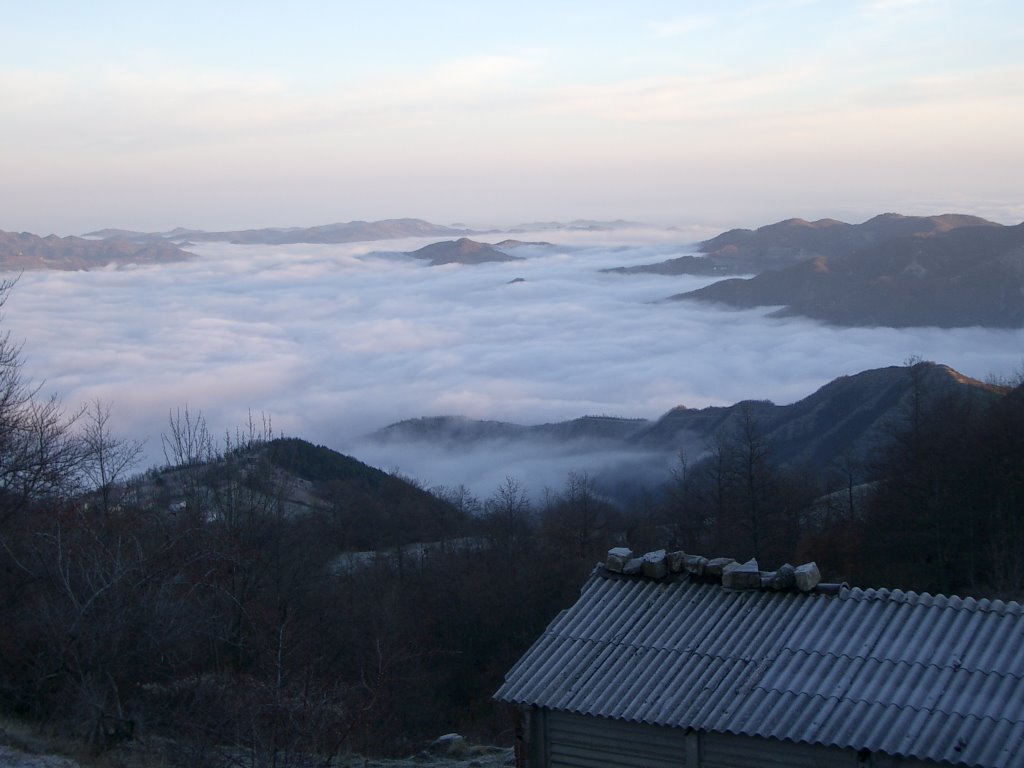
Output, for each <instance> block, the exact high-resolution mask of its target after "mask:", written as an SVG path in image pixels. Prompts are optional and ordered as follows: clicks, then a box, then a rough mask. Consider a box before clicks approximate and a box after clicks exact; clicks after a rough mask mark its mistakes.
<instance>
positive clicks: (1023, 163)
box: [0, 0, 1024, 235]
mask: <svg viewBox="0 0 1024 768" xmlns="http://www.w3.org/2000/svg"><path fill="white" fill-rule="evenodd" d="M3 5H4V9H3V10H4V29H5V32H6V34H5V44H4V47H3V49H2V50H0V103H2V104H3V105H4V119H3V121H2V122H0V167H3V169H4V187H5V190H6V192H5V193H4V196H3V205H2V206H0V229H7V230H15V231H31V232H36V233H38V234H48V233H51V232H54V233H57V234H62V235H66V234H75V233H82V232H85V231H89V230H93V229H98V228H102V227H124V228H134V229H144V230H165V229H170V228H172V227H174V226H179V225H181V226H187V227H196V228H206V229H233V228H242V227H262V226H300V225H302V226H306V225H315V224H324V223H329V222H334V221H346V220H352V219H380V218H389V217H396V216H417V217H422V218H426V219H430V220H433V221H436V222H438V223H452V222H454V221H463V222H467V223H469V224H471V225H503V224H504V225H507V224H512V223H516V222H519V221H534V220H546V219H571V218H577V217H585V218H617V217H625V218H631V219H637V220H641V221H648V222H655V223H657V222H664V223H672V224H691V223H701V224H707V225H711V226H718V227H720V228H726V227H731V226H758V225H761V224H765V223H768V222H770V221H774V220H777V219H780V218H787V217H790V216H801V217H804V218H808V219H813V218H818V217H821V216H831V217H835V218H840V219H844V220H848V221H861V220H863V219H866V218H867V217H869V216H871V215H873V214H876V213H879V212H882V211H889V210H891V211H898V212H901V213H908V214H912V213H925V214H930V213H942V212H947V211H958V212H964V213H975V214H979V215H982V216H986V217H989V218H992V219H994V220H997V221H1001V222H1004V223H1016V222H1018V221H1020V220H1021V219H1022V218H1024V202H1022V201H1024V194H1022V184H1021V179H1024V153H1022V152H1021V151H1020V145H1019V143H1020V138H1019V137H1020V136H1021V135H1024V6H1021V5H1020V4H1019V3H1017V2H1014V1H1013V0H981V1H980V2H977V3H969V4H968V3H960V2H955V1H954V0H850V1H849V2H824V1H823V0H818V1H815V0H747V1H745V2H725V3H718V4H715V6H714V7H711V6H705V7H702V8H700V9H697V7H696V6H695V5H694V4H683V5H681V4H679V3H674V2H667V1H664V2H662V1H658V2H653V1H651V2H640V3H632V4H623V3H609V2H589V1H588V2H578V1H576V0H572V1H569V2H559V3H554V4H551V3H540V2H532V1H529V2H520V3H516V4H515V5H514V6H512V5H510V4H495V5H486V6H484V5H481V4H479V3H471V2H467V1H465V0H457V1H454V2H435V3H429V4H424V3H415V2H409V1H404V2H395V3H388V4H368V3H359V4H355V3H327V2H312V1H310V0H305V1H304V0H299V1H298V2H296V3H292V4H288V5H287V6H285V5H281V4H280V3H269V2H246V3H241V2H238V1H237V0H225V2H218V3H213V4H211V3H203V2H198V0H180V1H179V2H175V3H170V2H165V1H163V0H160V1H158V2H153V3H133V2H126V1H125V0H98V2H92V3H77V2H70V1H69V0H52V1H49V2H41V3H15V2H7V3H4V4H3Z"/></svg>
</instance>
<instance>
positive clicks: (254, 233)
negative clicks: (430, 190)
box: [86, 218, 474, 245]
mask: <svg viewBox="0 0 1024 768" xmlns="http://www.w3.org/2000/svg"><path fill="white" fill-rule="evenodd" d="M111 234H112V235H113V236H116V237H120V238H130V239H132V240H136V241H143V242H152V241H153V240H154V239H162V240H170V241H172V242H218V241H220V242H230V243H236V244H239V245H293V244H297V243H322V244H330V243H356V242H364V241H372V240H393V239H398V238H402V237H431V236H434V235H468V234H474V231H473V230H469V229H460V228H455V227H446V226H442V225H439V224H431V223H430V222H429V221H424V220H423V219H409V218H406V219H382V220H380V221H347V222H339V223H336V224H324V225H320V226H315V227H267V228H263V229H238V230H226V231H219V232H210V231H205V230H201V229H183V228H180V227H179V228H177V229H172V230H170V231H168V232H132V231H130V230H110V229H102V230H97V231H96V232H90V233H88V234H87V235H86V237H100V238H102V237H106V236H108V235H111Z"/></svg>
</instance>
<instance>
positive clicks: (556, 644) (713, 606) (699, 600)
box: [495, 569, 1024, 768]
mask: <svg viewBox="0 0 1024 768" xmlns="http://www.w3.org/2000/svg"><path fill="white" fill-rule="evenodd" d="M1022 614H1024V611H1022V608H1021V606H1020V605H1019V604H1018V603H1014V602H1009V603H1004V602H1002V601H1000V600H994V601H989V600H974V599H971V598H966V599H961V598H958V597H949V598H947V597H943V596H931V595H929V594H927V593H924V594H916V593H914V592H901V591H899V590H892V591H890V590H885V589H880V590H874V589H869V590H861V589H849V588H845V587H844V588H843V589H842V590H840V592H839V594H838V595H822V594H800V593H777V592H767V591H731V590H727V589H724V588H722V587H721V586H719V585H717V584H702V583H696V582H694V581H691V580H690V579H688V578H685V577H683V578H680V579H679V580H676V581H674V582H671V583H657V582H652V581H649V580H647V579H642V578H630V577H626V578H622V577H618V576H611V575H609V574H607V573H606V572H604V571H603V570H602V569H598V571H596V572H595V574H594V576H593V577H592V578H591V579H590V580H589V581H588V582H587V584H586V585H585V586H584V588H583V591H582V593H581V595H580V598H579V600H578V601H577V602H576V604H575V605H573V606H572V607H571V608H569V609H568V610H566V611H563V612H562V613H561V614H560V615H559V616H558V617H557V618H556V619H555V621H554V622H552V624H551V625H550V626H549V627H548V629H547V630H546V631H545V633H544V634H543V636H541V638H540V639H539V640H537V642H536V643H535V644H534V645H533V647H532V648H530V650H529V651H527V653H526V655H524V656H523V658H522V659H520V660H519V662H518V663H517V664H516V665H515V666H514V667H513V668H512V669H511V670H510V671H509V673H508V675H507V676H506V682H505V684H504V685H503V686H502V687H501V688H500V689H499V690H498V692H497V693H496V694H495V697H496V698H497V699H499V700H502V701H506V702H510V703H518V704H532V705H537V706H541V707H547V708H550V709H557V710H566V711H570V712H577V713H580V714H586V715H595V716H600V717H612V718H619V719H622V720H627V721H635V722H641V723H651V724H656V725H666V726H676V727H683V728H692V729H696V730H703V731H715V732H721V733H733V734H745V735H749V736H762V737H766V738H774V739H784V740H790V741H794V742H803V743H808V744H822V745H827V746H835V747H842V748H854V749H858V750H859V749H869V750H871V751H882V752H886V753H888V754H891V755H900V756H905V757H914V758H918V759H927V760H934V761H940V762H946V763H950V764H953V765H967V766H985V767H986V768H989V767H991V768H1001V767H1003V766H1006V767H1007V768H1009V767H1011V766H1022V765H1024V615H1022Z"/></svg>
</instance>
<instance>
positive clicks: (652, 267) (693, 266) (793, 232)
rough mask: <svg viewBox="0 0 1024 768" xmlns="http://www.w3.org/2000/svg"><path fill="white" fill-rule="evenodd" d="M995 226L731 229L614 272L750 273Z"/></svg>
mask: <svg viewBox="0 0 1024 768" xmlns="http://www.w3.org/2000/svg"><path fill="white" fill-rule="evenodd" d="M982 226H991V227H998V226H999V225H998V224H995V223H994V222H991V221H987V220H985V219H981V218H978V217H977V216H966V215H962V214H955V213H948V214H943V215H941V216H902V215H900V214H897V213H884V214H881V215H879V216H875V217H874V218H871V219H868V220H867V221H865V222H863V223H862V224H847V223H845V222H842V221H836V220H835V219H819V220H818V221H805V220H804V219H786V220H785V221H780V222H776V223H775V224H769V225H767V226H764V227H760V228H759V229H756V230H750V229H732V230H729V231H728V232H723V233H722V234H721V235H718V236H717V237H713V238H711V239H710V240H705V241H704V242H703V243H701V244H700V251H701V253H704V254H706V255H705V256H680V257H678V258H675V259H669V260H668V261H663V262H660V263H658V264H645V265H641V266H636V267H620V268H618V269H613V270H609V271H612V272H620V273H625V274H629V273H642V272H647V273H655V274H663V275H722V276H727V275H750V274H760V273H761V272H764V271H766V270H772V269H784V268H786V267H790V266H793V265H794V264H799V263H801V262H805V261H808V260H810V259H814V258H817V257H821V256H824V257H828V258H837V257H842V256H847V255H849V254H851V253H854V252H856V251H859V250H862V249H864V248H868V247H871V246H873V245H876V244H878V243H881V242H884V241H886V240H892V239H893V238H897V237H908V236H911V235H933V234H938V233H942V232H948V231H950V230H953V229H958V228H960V227H982Z"/></svg>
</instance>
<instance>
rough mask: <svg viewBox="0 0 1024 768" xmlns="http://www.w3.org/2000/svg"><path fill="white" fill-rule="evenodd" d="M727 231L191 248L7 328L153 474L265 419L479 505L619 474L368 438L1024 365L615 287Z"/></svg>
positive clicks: (65, 278) (585, 451) (35, 280)
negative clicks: (582, 476) (924, 369)
mask: <svg viewBox="0 0 1024 768" xmlns="http://www.w3.org/2000/svg"><path fill="white" fill-rule="evenodd" d="M736 225H737V226H749V225H750V223H749V222H736ZM718 231H719V230H718V229H716V228H709V227H702V226H693V227H687V228H682V229H673V230H666V229H659V228H634V229H623V230H616V231H610V232H609V231H605V232H566V231H559V232H552V231H548V232H535V233H515V234H514V235H512V236H514V237H515V238H517V239H519V240H524V241H543V240H546V241H548V242H553V243H554V245H553V246H552V247H547V246H527V247H521V248H518V249H516V250H515V251H513V252H514V253H515V254H516V255H518V256H522V257H525V260H523V261H515V262H505V263H488V264H480V265H472V266H471V265H446V266H427V265H426V263H425V262H423V261H419V260H415V259H413V258H411V257H408V256H404V255H400V254H397V253H395V252H399V251H410V250H413V249H415V248H418V247H420V246H423V245H426V244H428V243H432V242H436V241H438V240H439V239H443V238H438V237H436V236H435V237H431V238H418V239H405V240H392V241H377V242H372V243H354V244H345V245H288V246H268V245H258V246H254V245H246V246H243V245H231V244H227V243H206V244H199V245H195V246H189V247H188V250H190V251H192V252H194V253H195V254H197V255H198V258H196V259H194V260H192V261H189V262H185V263H178V264H170V265H162V266H156V267H127V268H112V267H110V268H106V269H101V270H96V271H89V272H84V271H82V272H55V271H38V272H26V273H24V274H23V275H21V276H20V278H19V279H18V282H17V285H16V287H15V288H14V290H13V291H12V293H11V294H10V297H9V300H8V303H7V305H6V307H5V308H4V316H5V320H4V322H5V327H6V328H9V329H10V330H11V333H12V336H13V338H15V339H17V340H21V341H23V342H24V345H23V354H24V357H25V361H26V365H25V372H26V373H27V374H28V375H29V376H31V377H32V378H33V380H34V381H36V382H37V383H38V382H41V383H42V392H43V393H45V394H50V393H56V394H57V395H59V396H60V398H61V399H62V401H63V402H64V404H65V405H66V406H67V407H68V408H69V409H73V408H74V407H76V406H77V405H78V404H80V403H83V402H86V401H89V400H91V399H94V398H100V399H102V400H104V401H108V402H109V403H111V404H112V406H113V419H114V423H115V428H116V430H117V431H118V432H119V433H120V434H123V435H126V436H130V437H133V438H137V439H143V440H145V441H146V443H145V449H146V450H145V456H146V461H145V466H149V465H155V464H161V463H163V454H162V449H161V438H160V435H161V433H162V432H166V431H167V425H168V415H169V412H171V411H175V410H177V409H179V408H184V407H186V406H187V407H188V408H189V410H190V411H191V412H193V413H198V412H201V413H202V414H203V416H204V417H205V419H206V421H207V423H208V425H209V427H210V429H211V431H212V432H213V433H214V434H224V431H225V430H230V431H233V430H234V429H235V428H236V427H237V426H240V425H243V424H244V423H245V422H246V421H247V420H248V418H249V416H248V414H249V412H250V411H251V412H252V413H253V414H254V415H255V416H256V417H257V418H259V417H260V415H261V414H266V415H268V416H269V417H270V418H271V419H272V424H273V429H274V431H275V433H281V434H284V435H286V436H292V437H301V438H304V439H306V440H309V441H311V442H314V443H318V444H323V445H326V446H328V447H330V448H334V449H336V450H340V451H343V452H346V453H349V454H351V455H354V456H355V457H357V458H359V459H362V460H364V461H367V462H368V463H371V464H374V465H376V466H379V467H381V468H383V469H386V470H397V471H400V472H401V473H402V474H403V475H407V476H411V477H413V478H415V479H417V480H418V481H420V482H422V483H423V484H425V485H427V486H434V485H440V484H444V485H453V484H459V483H464V484H466V485H467V486H469V487H470V488H472V489H473V490H474V491H476V492H477V493H478V494H487V493H489V492H490V491H491V490H493V489H494V488H495V487H496V486H497V485H498V484H499V483H500V482H501V481H502V480H503V479H504V478H505V477H506V476H513V477H516V478H518V479H520V480H522V481H523V483H524V484H525V485H526V486H527V487H528V488H529V489H530V490H531V493H537V492H539V491H540V490H541V489H542V488H544V487H558V486H559V485H561V484H562V482H563V481H564V478H565V475H566V473H567V472H569V471H595V470H599V469H600V467H601V466H603V464H604V463H607V462H610V461H618V460H620V459H621V458H622V457H621V456H604V455H600V454H599V452H598V453H594V449H593V447H589V446H581V447H579V450H578V451H573V450H570V449H568V448H566V447H564V446H563V447H561V448H559V449H558V450H557V451H555V452H553V453H549V452H548V451H554V449H550V448H544V447H542V446H537V447H533V448H531V449H529V450H524V449H523V447H522V446H519V447H517V448H512V447H509V446H502V445H499V444H494V445H492V446H491V448H492V449H493V451H491V452H489V451H486V450H481V449H479V448H476V449H474V450H473V451H472V454H471V455H466V454H451V453H448V452H446V451H445V450H444V449H442V448H441V447H440V446H438V447H434V448H431V449H429V450H424V447H423V445H422V444H420V445H417V446H403V445H401V444H394V443H389V444H387V445H380V444H374V443H371V442H369V441H366V440H365V439H363V438H364V436H366V435H367V434H368V433H371V432H373V431H374V430H377V429H380V428H382V427H384V426H386V425H388V424H391V423H393V422H396V421H399V420H402V419H409V418H416V417H421V416H436V415H462V416H467V417H470V418H476V419H488V420H502V421H510V422H515V423H519V424H539V423H544V422H552V421H560V420H567V419H573V418H577V417H580V416H584V415H611V416H625V417H641V418H648V419H655V418H657V417H659V416H660V415H662V414H663V413H664V412H665V411H667V410H669V409H670V408H672V407H674V406H677V405H680V404H682V405H686V406H688V407H703V406H708V405H725V404H731V403H734V402H737V401H739V400H743V399H770V400H772V401H774V402H776V403H780V404H783V403H790V402H793V401H795V400H798V399H800V398H802V397H805V396H807V395H809V394H811V393H812V392H813V391H814V390H815V389H817V388H818V387H820V386H821V385H823V384H825V383H826V382H828V381H830V380H831V379H833V378H835V377H838V376H841V375H845V374H852V373H856V372H858V371H862V370H865V369H869V368H877V367H882V366H888V365H900V364H902V363H903V362H905V361H906V360H907V359H908V358H909V357H911V356H920V357H922V358H925V359H931V360H935V361H936V362H941V363H945V364H947V365H950V366H952V367H954V368H956V369H957V370H959V371H961V372H962V373H964V374H967V375H969V376H973V377H976V378H985V377H986V376H989V375H997V376H1007V375H1011V374H1013V373H1014V372H1015V371H1016V370H1017V369H1019V368H1020V366H1021V362H1022V350H1024V330H1014V331H1005V330H990V329H981V328H966V329H958V330H943V329H936V328H909V329H892V328H835V327H828V326H824V325H821V324H819V323H815V322H810V321H806V320H801V319H791V318H790V319H775V318H770V317H767V315H768V314H769V313H770V311H771V310H770V309H767V308H766V309H758V310H749V311H736V310H724V309H719V308H717V307H714V306H709V305H704V304H698V303H692V302H664V301H662V300H663V299H665V298H666V297H667V296H669V295H672V294H675V293H679V292H681V291H686V290H691V289H694V288H697V287H700V286H702V285H705V284H707V283H709V282H711V281H712V278H698V277H671V276H660V275H650V274H647V275H641V274H636V275H619V274H607V273H602V272H601V271H600V270H602V269H604V268H608V267H618V266H629V265H636V264H645V263H651V262H656V261H662V260H664V259H668V258H672V257H675V256H678V255H681V254H684V253H695V252H696V243H697V242H698V241H700V240H702V239H704V238H707V237H710V236H712V235H714V234H717V232H718ZM506 236H507V235H505V234H493V235H490V236H474V238H475V239H477V240H481V241H487V242H497V241H499V240H502V239H504V238H505V237H506ZM668 462H669V459H668V458H667V457H666V458H665V464H664V465H665V471H666V472H667V471H668ZM140 468H144V467H140Z"/></svg>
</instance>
